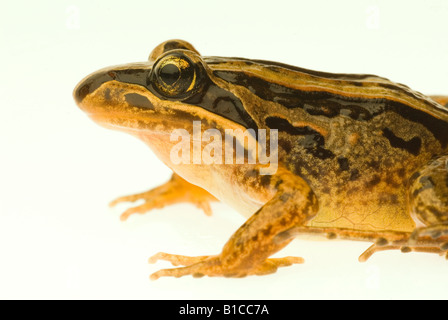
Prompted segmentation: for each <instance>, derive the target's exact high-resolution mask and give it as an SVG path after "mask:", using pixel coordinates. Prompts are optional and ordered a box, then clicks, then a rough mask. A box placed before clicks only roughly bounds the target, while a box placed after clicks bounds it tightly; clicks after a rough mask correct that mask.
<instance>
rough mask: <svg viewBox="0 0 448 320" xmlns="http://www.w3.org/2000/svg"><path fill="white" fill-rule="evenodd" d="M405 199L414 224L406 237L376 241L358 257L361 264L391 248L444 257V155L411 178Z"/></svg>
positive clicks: (447, 203) (447, 185) (447, 230)
mask: <svg viewBox="0 0 448 320" xmlns="http://www.w3.org/2000/svg"><path fill="white" fill-rule="evenodd" d="M408 199H409V206H408V207H409V210H410V215H411V217H412V218H413V219H414V221H415V222H416V225H417V227H416V228H415V230H414V231H413V232H412V234H410V236H409V238H408V239H407V240H405V239H401V240H400V241H387V240H386V238H380V239H378V240H377V241H376V243H375V244H373V245H372V246H371V247H370V248H369V249H367V250H366V252H364V253H363V254H362V255H361V257H360V260H361V261H365V260H366V259H367V258H368V257H370V256H371V255H372V254H373V253H375V252H378V251H384V250H392V249H400V250H401V251H402V252H433V253H439V254H445V257H447V258H448V255H447V250H448V156H442V157H439V158H436V159H433V160H431V161H430V162H429V163H428V164H427V165H426V166H424V167H423V168H421V170H420V171H418V172H416V173H415V174H413V175H412V177H411V178H410V181H409V190H408Z"/></svg>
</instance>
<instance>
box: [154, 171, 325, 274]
mask: <svg viewBox="0 0 448 320" xmlns="http://www.w3.org/2000/svg"><path fill="white" fill-rule="evenodd" d="M271 184H272V185H275V186H277V190H276V194H275V195H274V197H273V198H272V199H271V200H270V201H268V202H267V203H266V204H265V205H264V206H263V207H262V208H260V209H259V210H258V211H257V212H255V213H254V214H253V215H252V216H251V217H250V218H249V219H248V220H247V221H246V222H245V223H244V224H243V225H242V226H241V227H240V228H239V229H238V230H237V231H236V232H235V233H234V234H233V235H232V237H231V238H230V239H229V240H228V242H227V243H226V244H225V246H224V248H223V250H222V252H221V253H220V254H219V255H216V256H201V257H185V256H178V255H171V254H166V253H159V254H157V255H156V256H154V257H153V258H151V259H150V261H151V262H154V261H156V260H158V259H161V260H168V261H171V262H172V263H173V264H175V265H178V264H182V265H187V266H186V267H182V268H174V269H164V270H160V271H158V272H156V273H154V274H152V275H151V279H157V278H159V277H162V276H174V277H180V276H184V275H194V276H202V275H207V276H226V277H243V276H246V275H254V274H256V275H261V274H267V273H272V272H275V271H276V270H277V268H278V267H281V266H286V265H291V264H292V263H302V262H303V259H301V258H297V257H286V258H278V259H268V258H269V256H271V255H272V254H274V253H275V252H277V251H279V250H280V249H282V248H283V247H285V246H286V245H287V244H288V243H289V242H290V241H291V240H292V238H285V237H283V236H281V235H282V233H283V234H284V232H285V231H286V230H289V229H291V228H293V227H294V226H300V225H304V224H305V223H306V222H307V221H309V220H310V219H311V218H312V217H313V216H314V215H315V214H316V212H317V209H318V204H317V199H316V197H315V195H314V193H313V191H312V190H311V188H310V187H309V186H308V184H307V183H306V182H305V181H303V180H302V179H301V178H299V177H297V176H294V175H292V174H291V173H289V172H283V173H282V174H278V175H277V176H275V177H273V178H272V179H271ZM279 235H280V236H279Z"/></svg>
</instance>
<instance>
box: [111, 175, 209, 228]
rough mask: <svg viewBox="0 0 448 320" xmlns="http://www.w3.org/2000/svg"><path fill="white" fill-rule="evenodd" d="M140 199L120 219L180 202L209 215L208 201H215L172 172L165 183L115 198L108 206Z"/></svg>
mask: <svg viewBox="0 0 448 320" xmlns="http://www.w3.org/2000/svg"><path fill="white" fill-rule="evenodd" d="M140 199H143V200H145V203H143V204H142V205H139V206H136V207H132V208H129V209H127V210H126V211H125V212H123V213H122V214H121V217H120V219H121V220H126V219H127V218H128V217H129V216H130V215H131V214H133V213H140V214H143V213H145V212H148V211H150V210H152V209H156V208H163V207H165V206H167V205H171V204H175V203H180V202H190V203H193V204H194V205H196V206H197V207H198V208H200V209H202V210H203V211H204V213H205V214H206V215H208V216H210V215H211V214H212V209H211V207H210V202H211V201H217V199H216V198H215V197H214V196H212V195H211V194H210V193H208V192H207V191H205V190H204V189H202V188H200V187H198V186H196V185H193V184H191V183H189V182H187V181H185V180H184V179H182V178H181V177H180V176H178V175H177V174H175V173H173V175H172V177H171V179H170V180H169V181H168V182H167V183H165V184H163V185H161V186H159V187H157V188H154V189H151V190H148V191H146V192H142V193H138V194H133V195H129V196H124V197H120V198H118V199H115V200H114V201H112V202H111V203H110V206H114V205H116V204H117V203H120V202H134V201H137V200H140Z"/></svg>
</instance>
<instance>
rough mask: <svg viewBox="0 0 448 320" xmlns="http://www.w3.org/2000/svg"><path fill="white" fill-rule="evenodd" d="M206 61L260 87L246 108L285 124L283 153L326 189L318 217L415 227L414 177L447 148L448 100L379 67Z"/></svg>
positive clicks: (275, 125)
mask: <svg viewBox="0 0 448 320" xmlns="http://www.w3.org/2000/svg"><path fill="white" fill-rule="evenodd" d="M207 63H208V64H209V65H210V66H211V69H212V70H213V74H214V75H215V76H217V77H218V78H221V79H223V80H225V81H228V82H229V83H231V84H233V85H236V86H237V87H239V88H244V90H246V91H248V92H247V94H251V95H253V98H252V99H245V100H246V101H250V102H251V104H252V105H248V106H245V109H246V110H247V111H248V112H249V113H250V114H251V116H252V117H253V118H254V120H255V122H256V123H257V125H258V126H259V127H261V128H266V127H267V128H272V129H278V130H279V149H280V150H279V162H280V163H282V164H283V165H284V166H286V167H287V168H288V169H289V170H291V171H292V172H294V173H295V174H297V175H299V176H301V177H303V178H304V179H305V180H306V181H307V182H308V183H309V184H310V185H311V186H312V188H313V190H314V191H315V193H316V194H317V195H318V198H319V202H320V206H321V208H322V209H321V210H320V212H319V214H318V215H317V217H316V218H315V219H313V222H312V225H313V226H319V227H335V226H337V227H343V228H354V229H363V230H365V229H368V230H371V229H393V230H403V231H408V230H412V229H413V228H414V222H413V221H412V219H411V218H410V216H409V214H408V212H407V211H406V189H405V185H406V181H407V179H408V178H409V177H410V176H411V175H412V174H413V173H414V172H415V171H416V170H418V169H419V168H420V167H421V166H422V165H424V164H425V163H427V162H428V161H429V160H430V159H431V158H432V157H434V156H436V155H440V154H443V153H446V152H448V108H447V107H445V106H443V105H441V104H439V103H437V102H436V101H434V100H433V99H431V98H429V97H427V96H425V95H423V94H421V93H419V92H416V91H413V90H412V89H410V88H409V87H407V86H405V85H402V84H397V83H394V82H391V81H389V80H388V79H385V78H381V77H378V76H374V75H358V74H333V73H324V72H317V71H311V70H306V69H302V68H298V67H292V66H288V65H283V64H279V63H274V62H268V61H260V60H245V59H240V58H231V59H227V58H226V59H224V58H217V57H210V58H207ZM242 90H243V89H242ZM439 101H442V100H441V99H439ZM442 102H443V101H442ZM260 110H261V111H260Z"/></svg>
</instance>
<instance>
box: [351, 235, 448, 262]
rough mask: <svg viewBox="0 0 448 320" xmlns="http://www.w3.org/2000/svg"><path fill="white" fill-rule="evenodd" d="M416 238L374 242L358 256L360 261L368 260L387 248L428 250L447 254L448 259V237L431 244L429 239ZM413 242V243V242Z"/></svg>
mask: <svg viewBox="0 0 448 320" xmlns="http://www.w3.org/2000/svg"><path fill="white" fill-rule="evenodd" d="M419 242H420V241H418V240H415V241H412V242H408V243H406V244H386V245H381V244H378V243H374V244H372V245H371V246H370V247H369V248H368V249H367V250H366V251H364V252H363V253H362V254H361V255H360V256H359V258H358V260H359V261H360V262H364V261H367V259H369V258H370V257H371V256H372V255H373V254H374V253H376V252H380V251H385V250H401V252H403V253H408V252H426V253H438V254H439V255H445V258H447V259H448V239H446V240H444V241H440V242H439V244H438V245H437V244H434V243H433V244H430V243H429V242H428V241H423V242H424V244H423V243H421V242H420V243H419ZM411 243H412V244H411Z"/></svg>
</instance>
